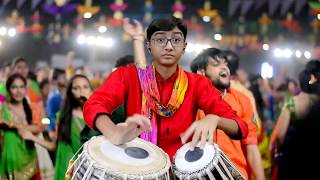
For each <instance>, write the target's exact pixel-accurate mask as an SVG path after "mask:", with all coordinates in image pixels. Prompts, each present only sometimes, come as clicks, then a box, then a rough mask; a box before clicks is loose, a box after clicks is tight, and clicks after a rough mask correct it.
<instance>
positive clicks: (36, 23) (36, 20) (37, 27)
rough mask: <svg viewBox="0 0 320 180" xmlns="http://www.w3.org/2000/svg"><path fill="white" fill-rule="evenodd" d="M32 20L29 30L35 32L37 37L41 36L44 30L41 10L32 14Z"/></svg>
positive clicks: (34, 34)
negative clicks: (41, 22)
mask: <svg viewBox="0 0 320 180" xmlns="http://www.w3.org/2000/svg"><path fill="white" fill-rule="evenodd" d="M30 20H31V21H32V22H33V23H32V25H31V27H30V28H29V32H31V33H33V36H34V37H35V38H40V37H41V33H42V32H43V29H44V28H43V26H42V25H41V24H40V20H41V16H40V15H39V11H36V12H34V14H33V15H32V16H31V18H30Z"/></svg>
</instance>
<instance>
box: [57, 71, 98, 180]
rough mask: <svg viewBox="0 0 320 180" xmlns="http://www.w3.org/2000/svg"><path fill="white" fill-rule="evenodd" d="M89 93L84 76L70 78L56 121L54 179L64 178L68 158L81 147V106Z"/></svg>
mask: <svg viewBox="0 0 320 180" xmlns="http://www.w3.org/2000/svg"><path fill="white" fill-rule="evenodd" d="M91 93H92V87H91V85H90V82H89V80H88V78H87V77H86V76H83V75H75V76H73V77H72V78H71V79H70V82H69V84H68V86H67V91H66V96H65V100H64V102H63V106H62V109H61V112H60V114H59V115H58V121H57V122H58V123H59V124H58V142H57V150H56V164H55V168H56V169H55V178H54V179H55V180H62V179H64V178H65V174H66V171H67V168H68V162H69V160H70V159H71V158H72V157H73V155H74V154H75V153H76V152H77V151H78V149H79V148H80V147H81V141H80V132H81V131H82V129H83V128H84V126H85V123H84V119H83V113H82V106H83V105H84V102H85V101H86V100H87V99H88V98H89V96H90V95H91Z"/></svg>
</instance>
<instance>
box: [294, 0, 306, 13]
mask: <svg viewBox="0 0 320 180" xmlns="http://www.w3.org/2000/svg"><path fill="white" fill-rule="evenodd" d="M306 4H307V0H296V1H295V4H294V14H295V15H298V14H300V12H301V10H302V8H303V7H304V6H305V5H306Z"/></svg>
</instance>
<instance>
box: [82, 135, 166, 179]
mask: <svg viewBox="0 0 320 180" xmlns="http://www.w3.org/2000/svg"><path fill="white" fill-rule="evenodd" d="M101 137H103V136H96V137H92V138H91V139H90V140H89V141H87V142H86V143H85V144H84V148H83V151H82V153H81V154H80V155H79V156H78V158H77V160H76V161H78V159H82V158H81V157H83V158H85V159H86V161H88V162H89V163H88V164H91V163H93V165H92V166H93V167H92V169H96V170H100V171H102V172H103V173H104V174H103V176H105V175H106V174H111V175H112V176H114V177H115V178H123V179H140V178H141V177H143V178H146V179H156V178H157V177H159V176H162V175H165V174H166V173H169V169H170V167H171V162H170V159H169V156H168V154H167V153H165V152H164V151H163V150H162V149H161V148H159V147H158V146H156V145H154V144H152V143H149V142H147V141H145V140H143V139H140V138H138V140H140V141H143V142H146V143H147V144H149V145H151V146H152V147H153V148H154V147H156V148H157V149H159V151H160V152H161V153H162V154H164V157H165V159H166V163H165V165H164V166H163V167H162V168H161V169H160V170H159V171H158V172H150V173H149V174H148V173H146V174H126V175H124V172H121V171H117V170H115V169H112V168H109V167H107V168H106V167H103V166H102V165H101V164H100V163H99V162H96V161H95V160H94V159H93V158H92V157H91V155H90V154H89V151H88V146H89V143H90V142H91V141H92V140H93V139H96V138H101ZM134 140H135V139H134ZM132 141H133V140H132ZM80 162H81V161H80ZM87 170H88V169H87ZM87 170H86V171H87ZM151 173H152V174H151ZM100 176H101V175H100Z"/></svg>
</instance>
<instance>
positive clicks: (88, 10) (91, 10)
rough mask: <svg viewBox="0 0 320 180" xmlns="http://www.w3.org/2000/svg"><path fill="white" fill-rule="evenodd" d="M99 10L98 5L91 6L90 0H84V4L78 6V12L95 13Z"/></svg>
mask: <svg viewBox="0 0 320 180" xmlns="http://www.w3.org/2000/svg"><path fill="white" fill-rule="evenodd" d="M99 11H100V6H92V0H85V4H84V5H82V6H79V7H78V13H79V14H85V13H90V14H91V15H95V14H97V13H98V12H99Z"/></svg>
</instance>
